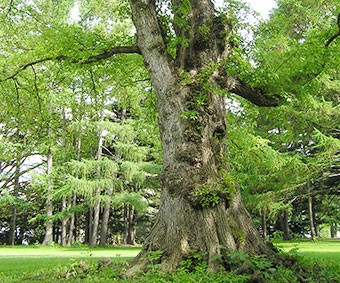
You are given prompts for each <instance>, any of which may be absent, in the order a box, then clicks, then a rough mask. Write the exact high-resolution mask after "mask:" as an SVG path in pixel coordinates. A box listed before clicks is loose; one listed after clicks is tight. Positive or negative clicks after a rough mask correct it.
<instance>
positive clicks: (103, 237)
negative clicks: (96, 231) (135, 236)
mask: <svg viewBox="0 0 340 283" xmlns="http://www.w3.org/2000/svg"><path fill="white" fill-rule="evenodd" d="M112 193H113V190H112V189H111V188H109V189H108V190H107V196H108V197H109V198H110V200H111V197H112ZM110 211H111V201H107V202H106V203H105V205H104V211H103V216H102V226H101V231H100V245H101V246H106V244H107V234H108V229H109V227H108V223H109V218H110Z"/></svg>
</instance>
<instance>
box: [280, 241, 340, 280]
mask: <svg viewBox="0 0 340 283" xmlns="http://www.w3.org/2000/svg"><path fill="white" fill-rule="evenodd" d="M275 246H277V247H278V248H280V249H283V250H284V251H285V252H290V251H292V252H293V253H296V254H297V255H301V256H303V257H304V259H305V261H306V262H308V263H311V264H313V263H317V264H318V265H320V266H321V267H323V269H324V272H326V273H328V274H330V273H332V274H334V277H335V278H337V279H338V281H337V282H340V240H316V241H314V242H312V241H310V240H304V241H287V242H278V243H275Z"/></svg>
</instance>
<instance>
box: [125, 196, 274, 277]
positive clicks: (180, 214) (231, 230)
mask: <svg viewBox="0 0 340 283" xmlns="http://www.w3.org/2000/svg"><path fill="white" fill-rule="evenodd" d="M155 251H158V252H159V254H158V253H152V252H155ZM150 252H151V253H150ZM231 252H245V253H249V254H266V255H268V256H274V255H275V252H274V251H273V250H272V249H271V248H270V247H269V246H268V245H266V244H265V242H264V241H263V240H262V238H261V237H260V235H259V233H258V231H257V230H256V228H255V226H254V225H253V223H252V220H251V217H250V215H249V213H248V212H247V210H246V209H245V207H244V205H243V203H242V200H241V197H240V195H239V193H237V194H236V195H235V196H234V197H233V200H232V201H231V202H230V201H227V200H225V201H224V200H221V201H220V202H219V203H218V204H217V205H215V206H213V207H209V208H195V207H193V206H192V205H191V203H190V201H189V200H187V199H186V198H184V197H183V196H178V195H177V196H173V195H170V194H169V193H167V192H163V195H162V203H161V209H160V212H159V215H158V218H157V220H156V223H155V225H154V226H153V229H152V231H151V233H150V235H149V237H148V238H147V239H146V240H145V243H144V246H143V249H142V251H141V252H140V254H139V255H138V256H137V257H136V258H135V259H134V260H133V261H132V262H131V268H130V269H129V270H128V271H127V272H126V275H127V276H132V275H134V274H136V273H138V272H139V271H145V269H147V266H148V265H149V264H150V262H151V263H159V264H160V268H161V271H162V272H165V273H170V272H173V271H174V270H176V268H177V267H178V266H179V264H180V262H181V261H182V260H184V259H186V258H188V257H190V255H191V254H193V253H198V254H200V256H201V257H202V260H204V261H205V262H206V263H207V266H208V270H210V271H217V270H220V268H221V267H222V265H224V264H225V263H223V262H225V261H224V260H222V259H223V257H225V256H226V255H227V254H228V253H231ZM155 254H158V255H159V256H158V257H157V258H155V256H154V255H155Z"/></svg>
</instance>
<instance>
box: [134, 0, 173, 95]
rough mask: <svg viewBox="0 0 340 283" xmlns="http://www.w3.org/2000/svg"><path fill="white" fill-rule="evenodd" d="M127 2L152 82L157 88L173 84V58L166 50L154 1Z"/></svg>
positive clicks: (164, 87)
mask: <svg viewBox="0 0 340 283" xmlns="http://www.w3.org/2000/svg"><path fill="white" fill-rule="evenodd" d="M129 2H130V6H131V10H132V19H133V22H134V25H135V27H136V30H137V44H138V47H139V48H140V50H141V52H142V54H143V58H144V62H145V64H146V67H147V68H148V70H149V73H150V76H151V80H152V84H153V86H154V87H155V88H156V89H157V90H164V89H167V88H168V87H169V86H170V85H173V84H174V81H175V70H174V68H173V60H172V59H171V58H170V56H169V55H168V53H167V50H166V46H165V42H164V38H163V36H162V31H161V28H160V25H159V22H158V18H157V13H156V6H155V3H154V2H155V1H153V0H129Z"/></svg>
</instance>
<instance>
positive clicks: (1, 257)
mask: <svg viewBox="0 0 340 283" xmlns="http://www.w3.org/2000/svg"><path fill="white" fill-rule="evenodd" d="M139 250H140V248H95V249H91V248H88V247H81V248H62V247H30V246H27V247H22V246H20V247H19V246H17V247H6V246H2V247H0V282H1V283H2V282H4V283H5V282H6V283H7V282H35V281H34V280H33V281H30V280H25V278H29V277H30V276H31V275H32V274H36V273H43V272H52V271H53V270H58V269H60V268H61V267H62V266H70V265H72V263H74V262H79V261H85V262H86V263H88V264H92V263H96V262H98V260H99V259H100V258H110V259H111V260H112V261H115V262H118V261H120V262H121V261H127V260H128V259H129V258H132V257H134V256H136V255H137V254H138V252H139Z"/></svg>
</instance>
